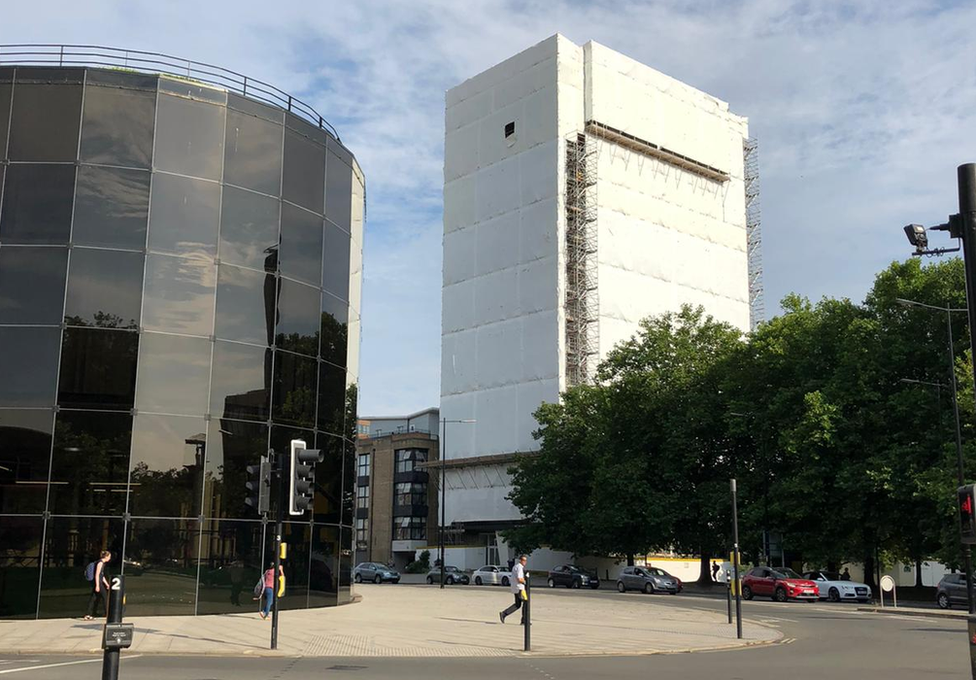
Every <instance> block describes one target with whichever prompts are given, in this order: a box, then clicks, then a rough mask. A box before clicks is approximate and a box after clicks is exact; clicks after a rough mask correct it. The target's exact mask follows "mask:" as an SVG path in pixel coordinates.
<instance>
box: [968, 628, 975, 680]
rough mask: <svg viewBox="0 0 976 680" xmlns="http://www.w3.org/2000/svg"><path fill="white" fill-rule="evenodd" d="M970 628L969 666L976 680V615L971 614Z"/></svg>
mask: <svg viewBox="0 0 976 680" xmlns="http://www.w3.org/2000/svg"><path fill="white" fill-rule="evenodd" d="M968 628H969V665H970V668H971V670H972V674H973V678H974V680H976V614H970V615H969V620H968Z"/></svg>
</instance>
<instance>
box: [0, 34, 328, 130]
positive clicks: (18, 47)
mask: <svg viewBox="0 0 976 680" xmlns="http://www.w3.org/2000/svg"><path fill="white" fill-rule="evenodd" d="M0 66H60V67H64V66H77V67H83V66H90V67H93V68H115V69H129V70H132V71H139V72H141V73H154V74H155V73H160V74H163V75H170V76H175V77H177V78H188V79H191V80H196V81H199V82H202V83H206V84H208V85H216V86H217V87H222V88H224V89H226V90H228V91H229V92H234V93H235V94H239V95H242V96H244V97H250V98H251V99H256V100H258V101H261V102H264V103H265V104H271V105H273V106H278V107H280V108H283V109H285V110H287V111H290V112H291V113H293V114H295V115H297V116H299V117H301V118H302V119H304V120H306V121H308V122H309V123H311V124H313V125H317V126H318V127H319V128H321V129H323V130H328V131H329V132H330V133H331V134H333V135H334V136H335V138H336V139H339V132H338V130H336V129H335V127H333V126H332V124H331V123H329V121H327V120H325V118H323V117H322V116H321V114H319V112H318V111H316V110H315V109H313V108H312V107H311V105H309V104H307V103H305V102H303V101H302V100H301V99H298V98H297V97H293V96H292V95H290V94H288V93H287V92H284V91H283V90H280V89H278V88H277V87H275V86H274V85H270V84H268V83H265V82H264V81H261V80H257V79H255V78H250V77H248V76H246V75H244V74H242V73H237V72H236V71H231V70H230V69H226V68H223V67H220V66H214V65H213V64H205V63H203V62H199V61H192V60H190V59H183V58H181V57H174V56H171V55H168V54H161V53H159V52H145V51H143V50H124V49H120V48H117V47H104V46H102V45H55V44H46V43H25V44H0Z"/></svg>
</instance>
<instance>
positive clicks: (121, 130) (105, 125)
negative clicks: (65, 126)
mask: <svg viewBox="0 0 976 680" xmlns="http://www.w3.org/2000/svg"><path fill="white" fill-rule="evenodd" d="M155 115H156V93H155V92H139V91H135V90H123V89H119V88H118V87H93V86H91V85H89V87H87V88H86V89H85V116H84V120H83V122H82V127H81V159H82V160H83V161H88V162H90V163H102V164H104V165H121V166H125V167H127V168H149V167H150V166H151V163H152V148H153V124H154V118H155Z"/></svg>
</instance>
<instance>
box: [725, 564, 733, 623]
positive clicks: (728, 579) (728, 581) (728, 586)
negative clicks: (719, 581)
mask: <svg viewBox="0 0 976 680" xmlns="http://www.w3.org/2000/svg"><path fill="white" fill-rule="evenodd" d="M725 600H726V605H727V606H728V608H729V623H732V574H731V573H730V572H728V571H727V572H725Z"/></svg>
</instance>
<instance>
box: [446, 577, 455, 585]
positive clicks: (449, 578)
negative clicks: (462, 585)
mask: <svg viewBox="0 0 976 680" xmlns="http://www.w3.org/2000/svg"><path fill="white" fill-rule="evenodd" d="M444 583H446V584H447V585H449V586H453V585H454V577H453V576H448V577H447V578H446V579H444Z"/></svg>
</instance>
